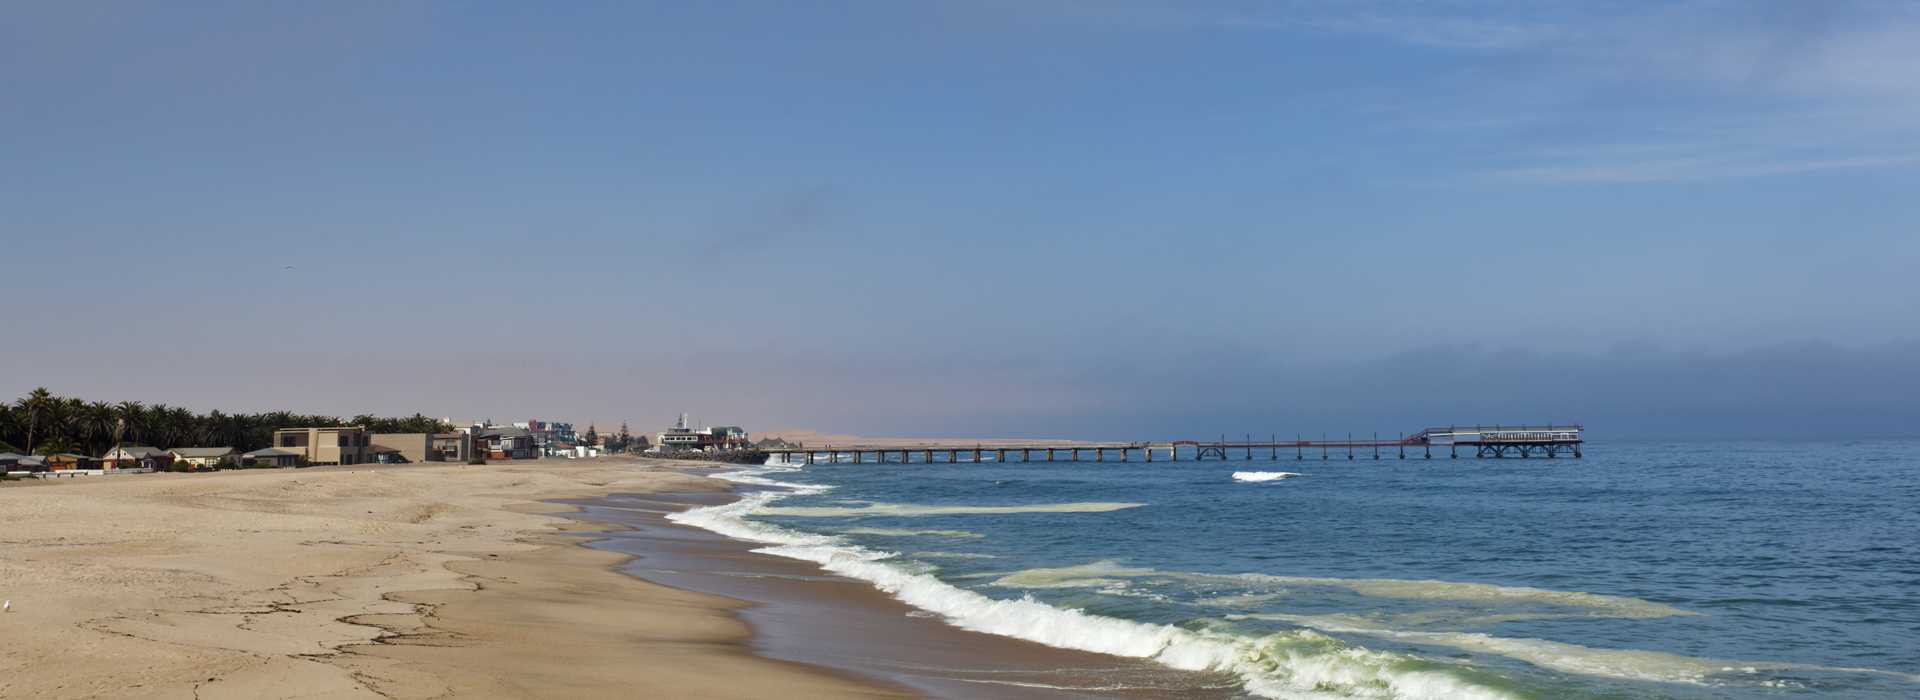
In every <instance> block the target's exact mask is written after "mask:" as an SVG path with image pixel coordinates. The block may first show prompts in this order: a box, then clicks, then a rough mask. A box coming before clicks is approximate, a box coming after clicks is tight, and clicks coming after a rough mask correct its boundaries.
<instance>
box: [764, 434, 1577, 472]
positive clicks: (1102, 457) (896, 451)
mask: <svg viewBox="0 0 1920 700" xmlns="http://www.w3.org/2000/svg"><path fill="white" fill-rule="evenodd" d="M1584 430H1585V429H1584V428H1583V427H1581V426H1578V425H1544V426H1524V425H1517V426H1502V425H1493V426H1480V425H1476V426H1446V427H1439V428H1427V429H1425V430H1421V431H1420V432H1417V433H1414V434H1412V435H1400V436H1396V437H1390V438H1384V439H1383V438H1381V437H1380V436H1379V435H1378V434H1375V435H1373V436H1372V437H1371V438H1355V437H1354V436H1353V435H1352V434H1348V435H1347V436H1346V437H1344V438H1329V437H1327V436H1326V435H1324V434H1323V435H1322V436H1321V438H1320V439H1319V440H1308V439H1303V438H1301V437H1300V436H1297V435H1296V436H1295V439H1293V440H1280V439H1278V436H1270V437H1269V439H1267V440H1264V441H1255V440H1254V439H1253V436H1252V435H1248V436H1246V439H1244V440H1228V439H1227V437H1226V436H1225V435H1222V436H1220V439H1219V440H1208V441H1201V440H1172V441H1168V442H1109V443H1070V444H1061V443H1057V442H1054V443H1033V444H994V445H986V444H978V443H976V444H972V445H963V444H951V443H938V444H936V443H927V444H919V445H839V446H836V445H825V446H821V447H805V446H801V447H780V448H766V449H765V452H766V453H767V454H769V455H772V456H777V457H779V458H780V459H781V461H784V462H795V461H803V462H805V463H807V464H814V463H817V462H822V461H825V462H851V463H866V462H873V463H892V462H898V463H900V464H913V463H928V464H931V463H962V462H965V463H980V462H1008V461H1014V458H1015V457H1018V461H1021V462H1054V461H1064V462H1082V461H1094V462H1105V461H1109V460H1108V457H1109V456H1113V457H1116V458H1117V459H1115V460H1113V461H1120V462H1130V461H1142V462H1153V461H1186V460H1193V461H1205V460H1227V459H1231V458H1232V457H1233V455H1234V454H1235V453H1238V454H1239V456H1241V457H1242V458H1243V459H1246V460H1249V461H1252V460H1257V459H1259V458H1260V457H1266V458H1267V459H1268V460H1270V461H1278V460H1280V459H1282V458H1284V457H1286V456H1291V457H1292V458H1293V459H1294V460H1305V459H1309V458H1311V457H1312V456H1313V455H1315V454H1316V453H1317V455H1318V456H1319V458H1320V459H1322V460H1326V459H1332V458H1333V457H1334V456H1335V455H1336V454H1338V455H1344V456H1345V457H1346V459H1348V460H1354V459H1358V458H1360V457H1361V456H1363V455H1371V456H1372V458H1373V459H1376V460H1378V459H1384V458H1385V457H1386V456H1392V457H1395V458H1397V459H1407V458H1408V457H1407V455H1408V453H1409V452H1412V453H1413V454H1414V457H1415V458H1418V459H1433V452H1434V449H1435V448H1441V449H1444V450H1445V454H1446V456H1447V457H1448V458H1458V457H1459V456H1460V451H1461V448H1467V449H1468V450H1469V451H1470V453H1471V456H1473V457H1477V458H1503V457H1519V458H1522V459H1526V458H1532V457H1542V458H1549V459H1551V458H1554V457H1560V456H1569V457H1573V458H1575V459H1579V458H1580V457H1582V456H1584V455H1583V454H1582V453H1581V449H1580V447H1581V445H1582V444H1584V443H1585V439H1584V438H1583V431H1584ZM1286 453H1291V454H1290V455H1288V454H1286ZM1136 454H1137V455H1138V457H1139V458H1138V459H1137V460H1136V459H1135V455H1136ZM916 458H918V459H916ZM942 458H944V459H942Z"/></svg>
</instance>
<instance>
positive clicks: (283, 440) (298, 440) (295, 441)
mask: <svg viewBox="0 0 1920 700" xmlns="http://www.w3.org/2000/svg"><path fill="white" fill-rule="evenodd" d="M280 446H281V447H306V446H307V434H306V433H281V434H280Z"/></svg>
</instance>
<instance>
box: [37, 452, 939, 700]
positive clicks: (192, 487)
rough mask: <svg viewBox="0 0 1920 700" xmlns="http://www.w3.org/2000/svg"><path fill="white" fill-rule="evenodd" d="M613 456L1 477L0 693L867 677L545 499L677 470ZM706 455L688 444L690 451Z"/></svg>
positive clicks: (568, 688) (660, 692) (427, 691)
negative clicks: (796, 647) (642, 571)
mask: <svg viewBox="0 0 1920 700" xmlns="http://www.w3.org/2000/svg"><path fill="white" fill-rule="evenodd" d="M679 466H680V465H675V464H672V463H668V462H642V461H633V460H616V459H600V460H581V461H564V460H563V461H532V462H511V463H498V462H496V463H494V464H491V465H486V466H465V465H441V464H429V465H407V466H395V467H373V468H369V467H367V466H360V467H329V468H315V469H301V470H257V471H234V472H221V473H213V474H152V475H130V476H114V477H94V478H85V479H75V480H71V481H62V482H58V483H35V482H26V483H9V484H6V485H5V486H0V523H4V526H0V598H5V599H8V600H10V601H11V603H12V609H11V612H8V613H5V614H4V615H0V697H49V698H89V697H115V698H125V697H153V698H204V699H212V698H431V697H447V696H457V697H712V698H760V697H767V696H769V695H773V694H778V695H781V696H783V697H809V698H816V697H817V698H827V697H832V698H848V697H853V698H859V697H868V698H888V697H905V696H910V695H912V694H913V693H911V692H909V691H907V690H906V689H904V688H900V687H895V686H891V685H889V684H886V683H883V682H877V681H868V680H863V679H859V678H855V677H853V676H850V675H847V674H842V673H838V672H834V671H829V670H826V669H823V668H820V667H814V666H809V665H804V664H799V663H793V662H788V661H780V660H774V659H769V658H763V657H760V656H756V655H754V654H753V653H752V652H751V650H750V649H749V647H748V645H747V642H748V640H749V639H750V638H751V636H752V629H751V627H750V626H749V625H748V624H747V623H746V622H745V621H743V620H742V619H741V618H740V616H739V615H738V614H736V613H737V612H738V611H739V610H740V609H741V608H742V607H744V606H746V605H747V603H744V602H741V601H739V600H735V599H730V598H724V597H719V596H713V595H705V594H699V593H692V592H688V591H686V590H682V589H677V588H672V587H668V586H664V585H659V584H654V583H649V582H647V581H644V580H641V579H639V578H635V577H633V576H628V575H625V574H622V573H619V572H618V569H619V567H620V566H621V565H622V564H624V563H625V562H627V561H628V560H629V559H630V558H631V557H630V556H629V555H625V554H620V553H616V552H610V551H605V550H602V549H592V548H587V547H581V546H578V544H579V543H580V542H582V541H583V540H584V539H587V537H585V536H588V535H592V534H593V533H594V532H597V531H599V530H601V529H603V528H604V527H605V526H596V525H594V524H592V523H588V522H583V521H580V520H573V519H565V518H557V517H553V514H554V513H556V512H561V511H567V510H570V508H569V507H568V506H562V505H554V504H549V503H544V502H543V501H545V500H548V499H561V498H572V499H580V498H594V497H600V496H605V495H607V494H609V493H652V492H668V491H670V492H677V493H697V492H702V491H715V490H718V489H720V485H719V484H718V482H715V481H713V480H710V479H704V478H701V477H698V476H690V475H687V474H683V473H679V472H677V471H675V469H676V468H678V467H679ZM709 466H710V465H709Z"/></svg>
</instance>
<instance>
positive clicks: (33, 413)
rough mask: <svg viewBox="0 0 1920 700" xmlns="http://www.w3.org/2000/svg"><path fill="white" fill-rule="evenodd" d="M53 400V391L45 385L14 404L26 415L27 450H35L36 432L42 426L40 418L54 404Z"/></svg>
mask: <svg viewBox="0 0 1920 700" xmlns="http://www.w3.org/2000/svg"><path fill="white" fill-rule="evenodd" d="M53 400H54V399H53V394H52V392H49V391H47V388H46V387H44V386H43V387H39V388H36V389H34V390H33V391H32V392H31V393H29V394H27V395H26V396H25V397H23V398H21V399H20V401H19V402H17V403H15V404H14V408H15V409H16V410H18V411H20V412H21V413H23V414H25V415H26V419H27V452H29V453H31V452H33V438H34V432H35V431H37V430H39V428H40V418H41V416H43V415H44V414H45V413H46V412H47V409H48V408H49V407H51V406H52V405H53Z"/></svg>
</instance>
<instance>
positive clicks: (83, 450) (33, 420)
mask: <svg viewBox="0 0 1920 700" xmlns="http://www.w3.org/2000/svg"><path fill="white" fill-rule="evenodd" d="M336 425H358V426H363V427H366V428H368V429H369V430H371V431H373V432H376V433H435V432H445V431H448V430H451V429H452V428H451V426H448V425H447V424H445V423H443V422H441V421H438V420H435V419H432V418H428V417H426V416H423V415H420V414H418V413H415V414H413V415H412V416H408V417H405V418H380V417H376V416H373V415H367V414H362V415H358V416H354V417H352V418H349V419H345V420H342V419H341V418H339V417H338V416H319V415H305V414H297V413H292V412H289V411H272V412H268V413H232V414H229V413H222V412H220V411H208V412H207V413H195V412H193V411H191V410H188V409H185V408H180V407H178V406H168V405H166V404H161V403H156V404H152V405H148V404H143V403H141V402H139V401H121V402H118V403H108V402H105V401H85V400H81V399H78V398H71V397H62V396H55V395H53V394H52V393H51V392H49V391H47V389H46V387H41V388H38V389H34V390H33V391H32V392H31V393H28V394H27V395H26V396H24V397H21V398H20V400H18V401H15V402H13V403H11V404H7V403H0V450H5V451H16V452H26V453H30V454H58V453H62V452H74V453H79V454H85V455H92V456H99V455H101V454H104V453H105V452H107V451H108V450H111V449H113V448H114V446H116V445H129V444H132V445H149V446H153V447H158V448H160V449H163V450H167V449H173V448H176V447H232V448H234V449H236V450H239V451H241V452H249V451H252V450H257V449H260V448H262V447H267V446H269V445H271V444H272V442H273V431H274V430H275V429H278V428H317V427H328V426H336Z"/></svg>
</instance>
